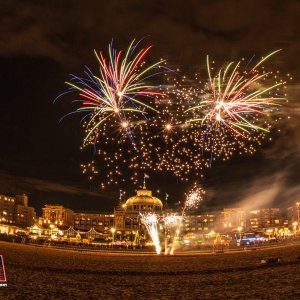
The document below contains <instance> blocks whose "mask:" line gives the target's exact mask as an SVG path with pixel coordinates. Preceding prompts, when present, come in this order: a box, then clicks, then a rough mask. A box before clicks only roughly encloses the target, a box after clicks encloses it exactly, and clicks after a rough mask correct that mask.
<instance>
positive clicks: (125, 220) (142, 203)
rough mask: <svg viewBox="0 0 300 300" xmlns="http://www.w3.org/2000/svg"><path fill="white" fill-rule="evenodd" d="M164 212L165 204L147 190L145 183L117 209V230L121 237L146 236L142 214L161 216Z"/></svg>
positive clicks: (115, 212) (115, 211)
mask: <svg viewBox="0 0 300 300" xmlns="http://www.w3.org/2000/svg"><path fill="white" fill-rule="evenodd" d="M162 210H163V204H162V202H161V200H160V199H158V198H156V197H154V196H153V195H152V191H150V190H147V189H146V186H145V183H144V186H143V188H142V189H141V190H138V191H137V194H136V195H135V196H133V197H130V198H129V199H128V200H127V201H126V202H125V203H124V204H123V205H121V206H120V207H117V208H115V210H114V216H115V222H114V224H115V225H114V226H115V230H116V233H117V234H120V235H123V236H124V235H126V236H128V235H130V236H132V235H133V234H135V235H136V234H141V235H142V236H144V235H145V234H146V229H145V227H144V225H143V224H141V222H140V218H139V215H140V213H150V212H155V213H158V214H160V213H161V212H162Z"/></svg>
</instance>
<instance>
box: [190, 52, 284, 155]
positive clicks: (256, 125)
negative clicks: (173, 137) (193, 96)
mask: <svg viewBox="0 0 300 300" xmlns="http://www.w3.org/2000/svg"><path fill="white" fill-rule="evenodd" d="M278 51H279V50H277V51H274V52H272V53H270V54H268V55H267V56H266V57H264V58H262V59H261V60H260V61H259V62H258V63H257V64H256V65H255V66H253V67H252V68H251V69H250V70H247V69H245V70H242V69H241V62H237V63H234V62H230V63H228V64H227V65H226V66H225V67H224V68H220V69H219V71H218V72H216V73H215V75H212V68H211V67H210V62H209V58H208V57H207V70H208V76H209V82H208V83H207V84H206V86H205V87H204V89H203V94H202V95H201V96H200V98H199V99H200V100H199V101H197V102H198V103H195V104H192V105H191V107H189V108H188V109H187V110H186V111H185V113H186V114H189V113H191V115H190V116H188V115H187V122H188V123H191V124H196V125H197V124H198V126H199V130H201V131H202V132H203V140H204V146H203V148H205V151H207V150H209V151H210V152H211V153H212V154H217V156H222V154H225V155H224V157H225V158H228V157H230V156H231V155H232V153H233V152H235V150H236V149H237V148H239V149H243V148H244V149H245V148H246V149H247V150H248V152H250V153H253V152H254V151H255V146H254V144H255V143H256V142H257V143H259V141H260V140H262V139H264V138H265V134H266V133H268V132H269V131H270V128H271V124H270V123H269V122H268V120H269V121H271V120H272V118H271V117H270V116H271V115H272V114H273V113H274V112H275V111H277V110H278V106H279V105H280V101H281V100H284V99H285V95H284V93H283V92H282V87H283V86H284V84H285V82H284V81H283V80H280V79H278V76H277V75H276V74H275V75H274V73H273V72H272V71H270V72H267V71H265V69H264V67H263V63H264V62H265V61H266V60H268V59H269V58H270V57H271V56H272V55H274V54H275V53H277V52H278ZM245 144H249V147H247V146H246V147H245Z"/></svg>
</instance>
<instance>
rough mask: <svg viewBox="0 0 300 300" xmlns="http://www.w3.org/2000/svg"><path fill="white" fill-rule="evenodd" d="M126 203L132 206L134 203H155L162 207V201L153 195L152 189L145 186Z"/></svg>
mask: <svg viewBox="0 0 300 300" xmlns="http://www.w3.org/2000/svg"><path fill="white" fill-rule="evenodd" d="M125 205H126V206H127V207H128V206H132V205H155V206H159V207H162V206H163V204H162V202H161V201H160V200H159V199H158V198H156V197H153V196H152V191H149V190H147V189H146V188H143V189H142V190H139V191H137V194H136V196H133V197H131V198H129V199H128V200H127V201H126V203H125Z"/></svg>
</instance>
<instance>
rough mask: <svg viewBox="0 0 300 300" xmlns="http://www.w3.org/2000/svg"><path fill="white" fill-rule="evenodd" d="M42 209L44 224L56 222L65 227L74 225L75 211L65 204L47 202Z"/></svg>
mask: <svg viewBox="0 0 300 300" xmlns="http://www.w3.org/2000/svg"><path fill="white" fill-rule="evenodd" d="M42 210H43V223H44V224H55V225H57V226H64V227H68V226H73V225H74V211H73V210H71V209H69V208H66V207H64V206H63V205H48V204H46V205H45V207H43V208H42Z"/></svg>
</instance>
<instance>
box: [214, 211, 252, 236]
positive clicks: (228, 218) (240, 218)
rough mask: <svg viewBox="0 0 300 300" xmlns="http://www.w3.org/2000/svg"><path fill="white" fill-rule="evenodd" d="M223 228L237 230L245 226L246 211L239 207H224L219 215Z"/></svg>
mask: <svg viewBox="0 0 300 300" xmlns="http://www.w3.org/2000/svg"><path fill="white" fill-rule="evenodd" d="M220 221H221V227H223V230H224V231H226V230H228V231H230V230H237V229H238V228H240V227H242V228H244V227H245V226H246V211H245V210H243V209H241V208H224V209H223V211H222V212H221V215H220Z"/></svg>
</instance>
